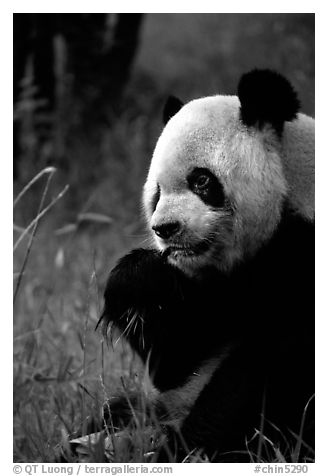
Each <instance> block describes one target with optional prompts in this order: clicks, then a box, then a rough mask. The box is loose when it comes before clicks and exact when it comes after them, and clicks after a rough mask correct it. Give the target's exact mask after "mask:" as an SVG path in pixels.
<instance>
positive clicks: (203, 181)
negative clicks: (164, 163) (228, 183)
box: [187, 167, 225, 208]
mask: <svg viewBox="0 0 328 476" xmlns="http://www.w3.org/2000/svg"><path fill="white" fill-rule="evenodd" d="M187 182H188V186H189V189H190V190H191V191H192V192H193V193H195V194H196V195H198V196H199V198H201V200H203V202H204V203H206V204H207V205H209V206H212V207H215V208H220V207H223V206H224V203H225V195H224V190H223V186H222V184H221V183H220V181H219V180H218V178H217V177H216V176H215V175H214V174H213V173H212V172H211V171H210V170H208V169H205V168H200V167H197V168H195V169H194V170H193V171H192V172H191V173H190V174H189V175H188V177H187Z"/></svg>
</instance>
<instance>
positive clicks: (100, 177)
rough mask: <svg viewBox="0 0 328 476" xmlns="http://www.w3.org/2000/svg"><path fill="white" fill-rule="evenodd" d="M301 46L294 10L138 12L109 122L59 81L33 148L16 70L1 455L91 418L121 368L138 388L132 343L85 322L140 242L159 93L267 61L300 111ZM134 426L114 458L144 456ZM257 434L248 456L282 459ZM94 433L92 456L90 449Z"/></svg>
mask: <svg viewBox="0 0 328 476" xmlns="http://www.w3.org/2000/svg"><path fill="white" fill-rule="evenodd" d="M168 33H169V34H168ZM313 53H314V46H313V20H312V19H311V18H310V17H309V16H308V15H294V14H292V15H285V14H277V15H256V16H254V15H249V14H247V15H236V14H231V15H214V14H211V15H208V14H201V15H198V14H197V15H194V14H189V15H180V14H160V15H159V14H152V15H148V16H147V17H146V19H145V23H144V27H143V33H142V38H141V45H140V49H139V53H138V56H137V58H136V62H135V68H134V71H133V75H132V77H131V81H130V83H129V85H128V88H127V91H126V96H125V101H124V112H123V114H122V116H121V117H120V118H119V120H118V121H117V122H116V123H115V124H114V125H113V127H112V128H111V129H110V130H109V129H108V127H107V126H106V124H103V123H94V124H93V123H86V124H85V123H82V122H81V121H80V120H79V111H80V110H81V104H79V102H78V99H74V98H72V97H71V96H70V95H69V92H68V95H67V96H66V97H64V98H62V101H61V102H59V107H58V109H57V110H56V113H55V115H54V117H52V118H51V119H52V120H53V123H54V131H53V136H52V137H50V139H49V141H48V143H47V144H46V146H44V145H43V147H42V148H40V145H39V144H38V142H37V140H36V137H37V134H36V131H35V126H34V123H35V119H34V118H35V115H37V111H36V110H35V107H34V106H35V104H34V103H33V97H32V99H31V94H32V93H31V90H32V92H33V84H32V83H31V81H30V80H28V78H27V79H26V84H27V86H26V90H27V97H28V101H27V102H26V103H24V101H22V105H23V106H24V104H25V105H26V104H28V105H30V106H29V107H25V108H24V107H21V108H20V114H21V117H22V119H23V125H24V127H23V131H22V144H23V152H22V156H21V158H20V177H19V180H18V181H17V182H16V183H15V184H14V185H15V186H14V191H15V197H16V200H15V208H14V223H15V227H14V241H15V242H16V243H17V246H16V248H15V252H14V271H15V274H14V293H15V303H14V361H13V362H14V400H13V402H14V460H15V462H53V461H54V460H55V458H56V451H57V450H56V447H57V445H58V443H59V442H65V441H66V440H67V437H68V435H76V434H77V433H82V434H86V433H88V432H89V431H90V430H91V431H92V428H93V422H96V423H99V422H100V420H101V411H100V409H101V407H102V404H103V402H104V401H105V400H106V398H107V397H108V396H112V395H115V393H116V392H117V391H118V390H119V391H122V378H123V381H124V382H125V385H126V386H127V388H138V385H139V383H140V377H141V376H142V372H141V369H140V362H139V361H138V359H137V358H136V356H135V355H133V354H132V352H131V351H130V349H129V348H128V347H127V345H126V344H125V343H124V341H123V340H120V341H119V342H118V343H117V345H116V347H115V349H113V348H112V347H111V346H107V345H105V343H104V342H103V340H102V337H101V335H100V333H98V332H95V325H96V323H97V320H98V318H99V315H100V312H101V307H102V292H103V289H104V285H105V280H106V277H107V274H108V272H109V270H110V268H111V267H112V266H113V265H114V263H115V262H116V260H117V259H118V257H120V256H121V255H123V254H124V253H126V252H127V251H128V250H129V249H131V248H133V247H138V246H142V245H143V244H145V243H147V234H146V233H145V229H144V225H143V223H142V220H141V213H140V205H139V204H140V197H141V191H142V185H143V182H144V180H145V177H146V173H147V167H148V164H149V161H150V157H151V153H152V150H153V147H154V145H155V143H156V138H157V137H158V135H159V133H160V130H161V122H160V116H161V114H160V108H161V105H162V103H163V101H164V98H165V96H166V95H167V94H168V93H173V94H176V95H178V96H180V97H181V99H183V100H187V99H189V98H192V97H197V96H201V95H206V94H215V93H218V92H224V93H234V92H235V87H236V84H237V81H238V78H239V76H240V74H241V73H243V72H245V71H247V70H249V69H250V68H252V67H254V66H257V67H271V68H276V69H278V70H279V71H280V72H282V73H283V74H286V75H287V76H288V77H289V78H290V79H291V81H292V82H293V83H294V84H295V87H296V89H297V90H298V91H299V93H300V97H301V100H302V103H303V110H304V111H305V112H307V113H309V114H313V111H314V109H313V103H314V93H313V81H314V57H313ZM32 96H33V94H32ZM31 104H32V106H33V107H32V106H31ZM31 110H32V112H31ZM47 120H48V119H47ZM49 164H50V165H49ZM48 167H50V168H48ZM55 168H56V172H55ZM40 171H41V172H40ZM38 174H39V175H38ZM36 177H37V178H36ZM34 179H35V180H34ZM67 185H68V186H69V189H66V186H67ZM21 192H22V193H23V194H22V195H21V196H20V195H19V194H20V193H21ZM44 210H46V211H45V212H44ZM144 430H145V428H143V427H140V426H138V425H137V424H136V422H135V424H134V427H132V428H130V429H127V430H126V433H125V434H124V435H122V436H121V437H120V438H118V440H117V441H116V448H117V450H116V452H115V457H114V458H115V461H122V462H123V461H124V462H126V461H140V460H143V461H146V460H147V458H148V461H149V455H148V456H146V457H145V456H144V454H147V453H149V451H152V447H151V445H150V447H149V438H148V435H149V431H144ZM258 438H263V435H261V432H260V433H259V434H257V435H256V437H255V440H256V445H255V447H256V448H258V447H261V451H260V453H259V452H258V449H256V450H255V459H256V458H257V459H262V460H265V459H266V458H267V459H269V460H271V461H276V462H279V461H280V462H282V461H284V459H285V460H288V461H291V460H292V459H291V458H292V456H291V454H289V455H282V454H280V453H279V448H275V447H274V445H273V444H271V442H269V441H266V440H265V439H263V440H262V443H261V445H257V443H258ZM255 440H254V441H255ZM254 441H253V442H252V443H251V446H252V448H253V444H254ZM103 445H104V442H103V441H100V442H99V443H98V446H96V448H95V454H94V455H93V460H94V461H102V458H103ZM295 450H297V439H295V448H294V449H291V452H293V451H295ZM250 451H251V450H250ZM150 457H151V456H150ZM191 458H193V460H194V461H198V462H202V461H206V458H205V459H204V457H203V456H201V455H193V456H192V457H191Z"/></svg>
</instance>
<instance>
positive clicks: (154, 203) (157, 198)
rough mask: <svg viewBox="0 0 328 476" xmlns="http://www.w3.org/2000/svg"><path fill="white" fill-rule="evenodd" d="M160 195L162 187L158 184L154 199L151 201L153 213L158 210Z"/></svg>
mask: <svg viewBox="0 0 328 476" xmlns="http://www.w3.org/2000/svg"><path fill="white" fill-rule="evenodd" d="M160 197H161V188H160V186H159V184H157V189H156V192H155V193H154V195H153V198H152V201H151V208H152V213H154V211H155V210H156V207H157V203H158V202H159V199H160Z"/></svg>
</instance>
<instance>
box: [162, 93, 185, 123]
mask: <svg viewBox="0 0 328 476" xmlns="http://www.w3.org/2000/svg"><path fill="white" fill-rule="evenodd" d="M182 106H183V102H182V101H180V99H178V98H176V97H175V96H169V97H168V98H167V101H166V104H165V106H164V110H163V123H164V125H166V124H167V123H168V121H169V120H170V119H171V117H173V116H174V115H175V114H176V113H177V112H179V111H180V109H181V108H182Z"/></svg>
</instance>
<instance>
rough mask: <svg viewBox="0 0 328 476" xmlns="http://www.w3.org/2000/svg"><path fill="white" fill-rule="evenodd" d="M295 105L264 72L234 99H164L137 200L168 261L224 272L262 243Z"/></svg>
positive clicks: (282, 189)
mask: <svg viewBox="0 0 328 476" xmlns="http://www.w3.org/2000/svg"><path fill="white" fill-rule="evenodd" d="M298 108H299V103H298V100H297V97H296V94H295V92H294V90H293V89H292V87H291V85H290V84H289V82H288V81H287V80H286V79H285V78H283V77H282V76H280V75H278V74H277V73H275V72H272V71H269V70H255V71H252V72H250V73H247V74H245V75H244V76H242V78H241V80H240V83H239V86H238V97H237V96H220V95H219V96H213V97H205V98H201V99H196V100H194V101H191V102H189V103H187V104H186V105H183V104H182V103H181V102H180V101H179V100H177V99H173V98H171V99H170V100H169V101H168V103H167V105H166V107H165V109H164V122H166V125H165V127H164V130H163V132H162V134H161V136H160V137H159V140H158V142H157V144H156V147H155V150H154V154H153V158H152V161H151V165H150V169H149V173H148V177H147V181H146V183H145V186H144V195H143V203H144V210H145V214H146V220H147V223H148V225H149V227H150V230H151V233H152V236H153V238H154V241H155V245H156V247H157V248H158V249H159V250H161V251H163V252H165V254H166V255H167V257H168V260H169V262H170V263H171V264H174V265H176V266H177V267H179V268H180V269H182V270H183V271H185V272H187V273H188V274H197V273H198V272H199V271H200V270H201V269H204V268H206V267H208V266H215V267H216V268H217V269H219V270H221V271H229V270H230V269H231V268H232V267H233V266H234V264H235V263H237V262H240V261H241V260H244V259H246V258H247V257H248V256H251V255H253V254H254V253H256V251H257V250H258V249H259V248H260V247H261V246H262V245H263V244H264V243H265V242H266V241H268V240H269V239H270V237H271V236H272V234H273V232H274V230H275V229H276V227H277V225H278V223H279V221H280V218H281V212H282V207H283V203H284V201H285V198H286V195H287V189H288V186H287V183H286V180H285V177H284V173H283V167H282V160H281V156H282V152H283V151H282V141H281V137H282V134H283V129H284V124H285V122H286V121H291V120H293V119H294V118H296V115H297V111H298Z"/></svg>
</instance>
